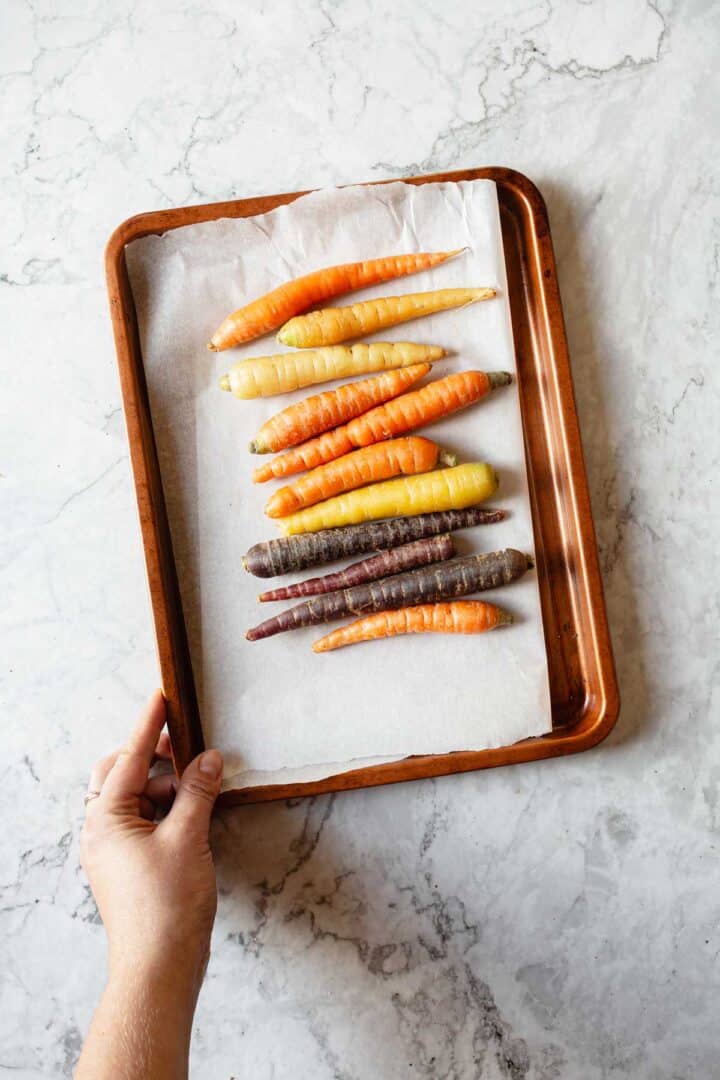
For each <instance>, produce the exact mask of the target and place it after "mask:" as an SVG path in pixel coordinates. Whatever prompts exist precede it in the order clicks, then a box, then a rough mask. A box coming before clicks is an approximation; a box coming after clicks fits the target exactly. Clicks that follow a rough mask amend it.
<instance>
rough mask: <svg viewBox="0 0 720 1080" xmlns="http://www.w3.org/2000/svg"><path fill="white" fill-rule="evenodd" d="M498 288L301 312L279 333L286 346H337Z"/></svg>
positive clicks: (388, 298)
mask: <svg viewBox="0 0 720 1080" xmlns="http://www.w3.org/2000/svg"><path fill="white" fill-rule="evenodd" d="M493 296H495V289H435V290H434V291H433V292H421V293H406V294H405V295H404V296H383V297H380V298H379V299H377V300H363V301H361V302H360V303H358V304H351V305H350V306H349V307H339V308H323V309H322V310H320V311H310V312H308V314H307V315H299V316H297V318H294V319H290V321H289V322H287V323H285V325H284V326H283V328H282V330H281V331H280V333H279V334H278V336H277V339H278V341H281V342H282V343H283V345H292V346H294V347H295V348H296V349H307V348H313V347H314V346H317V345H337V344H339V343H340V342H341V341H349V340H350V339H351V338H359V337H365V336H366V335H367V334H375V333H377V331H378V330H385V329H387V327H389V326H398V325H399V324H400V323H404V322H409V320H410V319H419V318H421V317H422V316H423V315H434V314H436V313H437V312H439V311H447V310H448V309H450V308H456V307H464V306H465V305H466V304H474V303H475V302H476V301H477V300H490V299H491V298H492V297H493Z"/></svg>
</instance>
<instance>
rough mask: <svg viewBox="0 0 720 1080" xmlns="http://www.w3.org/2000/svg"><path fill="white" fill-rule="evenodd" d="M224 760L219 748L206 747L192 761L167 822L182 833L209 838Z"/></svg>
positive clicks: (204, 838) (198, 837) (184, 775)
mask: <svg viewBox="0 0 720 1080" xmlns="http://www.w3.org/2000/svg"><path fill="white" fill-rule="evenodd" d="M222 767H223V759H222V755H221V753H220V751H219V750H206V751H205V753H204V754H200V755H199V757H196V758H195V760H194V761H191V762H190V764H189V765H188V767H187V769H186V770H185V772H184V773H183V774H182V777H181V778H180V785H179V787H178V792H177V795H176V796H175V802H174V803H173V806H172V810H171V811H170V813H169V814H168V816H167V818H166V822H167V824H168V825H169V826H170V827H171V828H172V829H173V830H176V829H177V830H178V831H179V832H181V833H183V834H191V835H192V836H193V837H195V838H197V839H202V840H207V838H208V833H209V831H210V818H211V816H212V811H213V806H214V805H215V800H216V799H217V797H218V794H219V792H220V779H221V777H222Z"/></svg>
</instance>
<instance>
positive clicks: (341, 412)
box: [250, 364, 432, 454]
mask: <svg viewBox="0 0 720 1080" xmlns="http://www.w3.org/2000/svg"><path fill="white" fill-rule="evenodd" d="M431 366H432V365H431V364H413V365H412V366H411V367H406V368H397V369H395V370H392V371H384V372H383V373H382V375H374V376H373V377H372V378H370V379H360V380H359V381H358V382H354V383H345V384H344V385H343V386H339V387H338V388H337V390H325V391H323V393H321V394H313V395H312V397H309V398H305V399H304V400H303V401H298V402H297V403H296V404H295V405H289V406H288V408H287V409H283V410H282V412H279V413H276V414H275V416H271V417H270V419H269V420H267V421H266V422H265V423H264V424H263V426H262V427H261V428H260V431H259V432H258V433H257V435H256V437H255V438H254V439H253V441H252V442H251V443H250V453H251V454H270V453H272V452H273V451H274V450H285V449H287V447H288V446H297V444H298V443H301V442H305V440H306V439H310V438H312V436H313V435H319V434H320V433H321V432H323V431H328V430H329V429H330V428H334V427H337V426H338V424H342V423H344V422H345V421H346V420H352V419H353V417H355V416H359V415H360V414H361V413H364V412H367V410H368V409H371V408H372V407H373V406H375V405H379V404H381V403H382V402H384V401H388V399H389V398H394V397H397V396H398V394H402V393H403V392H404V391H405V390H407V389H408V387H409V386H412V384H413V383H416V382H418V380H419V379H422V378H423V377H424V376H425V375H427V373H428V372H429V371H430V368H431Z"/></svg>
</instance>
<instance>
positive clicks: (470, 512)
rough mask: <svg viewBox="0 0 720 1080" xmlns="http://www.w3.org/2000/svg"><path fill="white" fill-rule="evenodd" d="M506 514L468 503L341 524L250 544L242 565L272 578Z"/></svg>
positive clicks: (262, 575)
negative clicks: (458, 507)
mask: <svg viewBox="0 0 720 1080" xmlns="http://www.w3.org/2000/svg"><path fill="white" fill-rule="evenodd" d="M506 517H507V511H506V510H491V509H489V508H486V507H482V506H473V507H470V508H468V509H467V510H448V511H446V512H444V513H441V512H438V513H435V514H418V516H417V517H409V518H390V519H389V520H388V521H371V522H368V523H366V524H364V525H345V526H344V527H343V528H341V529H324V530H323V531H322V532H317V533H304V534H303V535H301V536H280V537H277V538H276V539H275V540H264V541H263V542H262V543H260V544H254V545H253V547H251V548H250V550H249V551H248V552H247V554H246V555H244V556H243V560H242V564H243V567H244V568H245V569H246V570H247V571H248V573H250V574H254V575H255V577H261V578H269V577H276V576H277V575H278V574H289V573H292V572H293V571H296V570H305V569H307V567H309V566H318V565H320V564H321V563H329V562H336V561H337V560H338V559H350V558H352V556H353V555H361V554H362V553H363V552H365V551H384V550H386V549H387V548H392V547H396V546H397V545H398V544H407V543H409V542H410V541H411V540H422V539H423V538H424V537H426V536H438V535H439V534H440V533H446V532H454V531H455V530H456V529H470V528H473V527H474V526H475V525H492V524H494V523H495V522H497V521H504V520H505V518H506Z"/></svg>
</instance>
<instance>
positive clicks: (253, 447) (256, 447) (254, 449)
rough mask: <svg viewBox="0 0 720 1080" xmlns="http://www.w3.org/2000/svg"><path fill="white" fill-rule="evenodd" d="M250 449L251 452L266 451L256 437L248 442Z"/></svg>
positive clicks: (259, 452) (260, 452)
mask: <svg viewBox="0 0 720 1080" xmlns="http://www.w3.org/2000/svg"><path fill="white" fill-rule="evenodd" d="M248 450H249V451H250V453H251V454H262V453H264V451H263V450H262V449H261V448H260V443H258V442H257V440H256V439H253V440H252V442H249V443H248Z"/></svg>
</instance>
